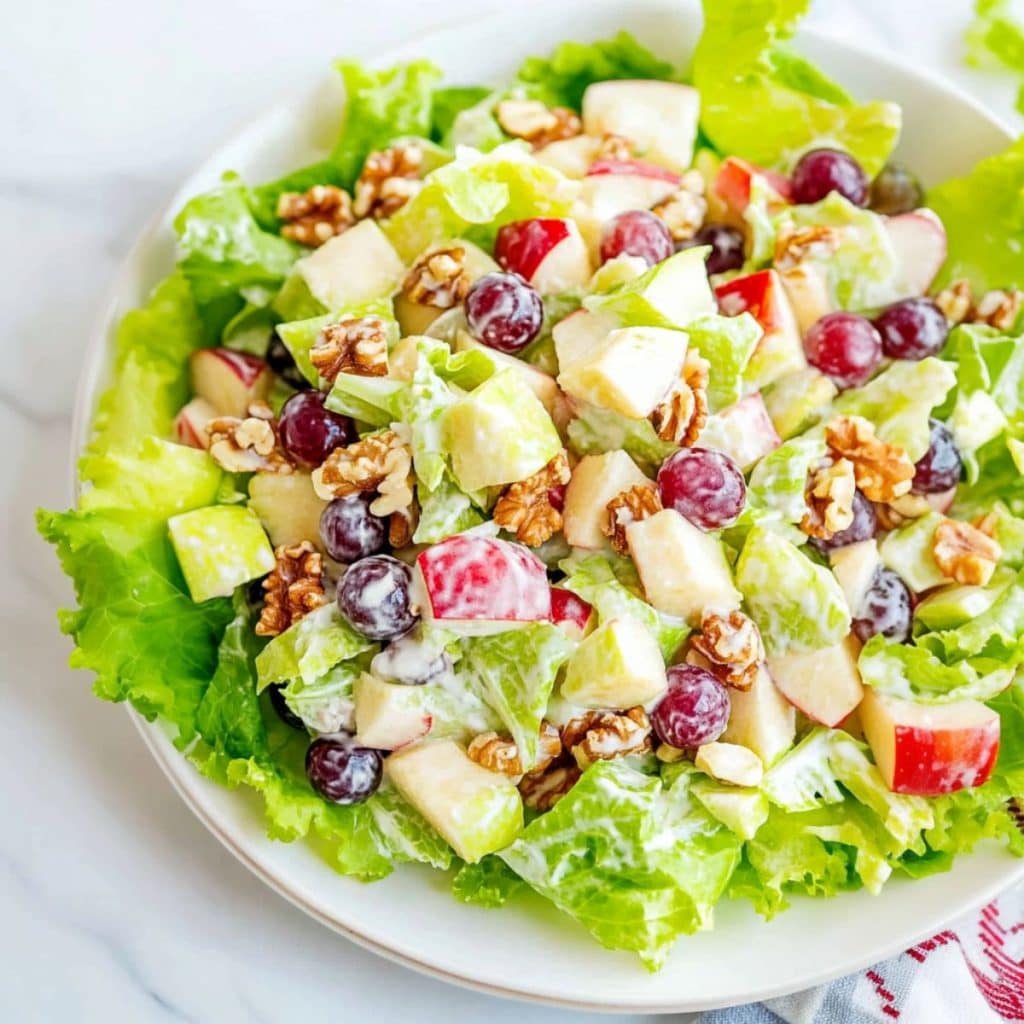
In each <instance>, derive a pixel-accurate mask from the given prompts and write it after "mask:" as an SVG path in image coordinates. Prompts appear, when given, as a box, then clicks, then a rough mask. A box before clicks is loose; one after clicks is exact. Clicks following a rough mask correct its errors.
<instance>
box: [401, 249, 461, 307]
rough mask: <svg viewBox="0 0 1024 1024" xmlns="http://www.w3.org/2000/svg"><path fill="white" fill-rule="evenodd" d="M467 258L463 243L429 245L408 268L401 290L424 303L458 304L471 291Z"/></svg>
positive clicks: (439, 305)
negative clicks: (467, 271) (438, 245)
mask: <svg viewBox="0 0 1024 1024" xmlns="http://www.w3.org/2000/svg"><path fill="white" fill-rule="evenodd" d="M465 259H466V250H465V249H464V248H463V247H462V246H461V245H452V246H442V247H435V248H433V249H429V250H428V251H427V252H425V253H424V254H423V255H422V256H421V257H420V258H419V259H418V260H417V261H416V262H415V263H414V264H413V265H412V267H410V268H409V273H407V274H406V275H405V280H404V281H403V282H402V291H403V292H404V293H405V295H406V297H407V298H409V299H410V300H411V301H412V302H416V303H419V305H421V306H434V307H435V308H437V309H451V308H452V307H453V306H457V305H458V304H459V303H460V302H461V301H462V300H463V299H464V298H465V297H466V292H468V291H469V284H470V281H469V274H467V273H466V267H465Z"/></svg>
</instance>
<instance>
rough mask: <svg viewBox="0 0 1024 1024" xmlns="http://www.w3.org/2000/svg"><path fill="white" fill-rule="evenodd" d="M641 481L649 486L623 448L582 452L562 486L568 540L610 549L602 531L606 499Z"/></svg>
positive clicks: (590, 547)
mask: <svg viewBox="0 0 1024 1024" xmlns="http://www.w3.org/2000/svg"><path fill="white" fill-rule="evenodd" d="M642 484H647V485H651V486H653V484H652V483H651V481H650V480H649V479H648V478H647V477H646V476H644V474H643V473H641V472H640V470H639V469H638V468H637V464H636V463H635V462H634V461H633V460H632V459H631V458H630V457H629V455H627V454H626V452H624V451H621V450H616V451H610V452H604V453H603V454H602V455H584V456H583V458H582V459H580V461H579V462H578V463H577V464H576V467H575V469H573V471H572V478H571V479H570V480H569V484H568V486H567V487H566V489H565V506H564V509H563V513H562V520H563V526H562V529H563V532H564V533H565V539H566V541H567V542H568V544H569V545H570V546H571V547H574V548H587V549H588V550H591V551H602V550H610V549H611V545H610V543H609V541H608V538H607V537H606V536H605V533H604V527H605V525H606V524H607V522H608V508H607V506H608V502H609V501H611V500H612V498H614V497H615V496H616V495H618V494H621V493H622V492H623V491H627V490H629V488H631V487H636V486H638V485H642Z"/></svg>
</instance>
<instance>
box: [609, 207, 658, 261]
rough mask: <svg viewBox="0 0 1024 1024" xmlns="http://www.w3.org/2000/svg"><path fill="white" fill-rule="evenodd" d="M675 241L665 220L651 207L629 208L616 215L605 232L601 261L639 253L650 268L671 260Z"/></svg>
mask: <svg viewBox="0 0 1024 1024" xmlns="http://www.w3.org/2000/svg"><path fill="white" fill-rule="evenodd" d="M673 252H675V244H674V243H673V241H672V235H671V234H670V233H669V230H668V228H667V227H666V226H665V222H664V221H663V220H662V219H661V218H660V217H655V215H654V214H653V213H651V212H650V211H648V210H627V211H626V212H625V213H620V214H618V215H617V216H615V217H612V219H611V220H610V221H608V223H607V224H605V226H604V230H603V231H602V232H601V262H602V263H607V262H608V260H613V259H615V257H616V256H622V255H627V256H639V257H640V259H642V260H646V262H647V265H648V266H649V267H653V266H654V264H655V263H660V262H661V261H662V260H667V259H668V258H669V256H671V255H672V253H673Z"/></svg>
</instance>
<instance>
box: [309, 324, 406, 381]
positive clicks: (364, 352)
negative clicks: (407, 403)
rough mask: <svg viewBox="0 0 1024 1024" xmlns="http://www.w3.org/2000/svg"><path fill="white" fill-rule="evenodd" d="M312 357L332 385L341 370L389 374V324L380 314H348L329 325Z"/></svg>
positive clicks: (316, 345)
mask: <svg viewBox="0 0 1024 1024" xmlns="http://www.w3.org/2000/svg"><path fill="white" fill-rule="evenodd" d="M309 360H310V362H311V363H312V364H313V366H315V367H316V369H317V371H318V372H319V374H320V376H321V377H323V379H324V380H326V381H330V383H332V384H333V383H334V381H335V380H336V379H337V376H338V374H339V373H354V374H356V375H357V376H359V377H386V376H387V374H388V334H387V325H386V324H385V323H384V321H383V320H382V319H381V318H380V317H379V316H360V317H349V318H348V319H347V320H342V321H340V322H339V323H336V324H328V325H327V326H326V327H325V328H324V329H323V330H322V331H321V332H320V334H319V335H318V336H317V339H316V342H315V344H314V345H313V347H312V348H311V349H310V350H309Z"/></svg>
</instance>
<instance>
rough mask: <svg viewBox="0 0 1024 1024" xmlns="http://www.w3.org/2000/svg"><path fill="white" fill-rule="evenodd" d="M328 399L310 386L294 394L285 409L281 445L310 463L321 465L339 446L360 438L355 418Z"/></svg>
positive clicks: (280, 424)
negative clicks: (334, 407)
mask: <svg viewBox="0 0 1024 1024" xmlns="http://www.w3.org/2000/svg"><path fill="white" fill-rule="evenodd" d="M326 399H327V396H326V395H325V394H324V393H323V392H322V391H316V390H313V389H307V390H306V391H300V392H299V393H298V394H295V395H292V397H291V398H289V399H288V401H287V402H285V403H284V408H283V409H282V410H281V418H280V420H279V421H278V429H279V431H280V434H281V444H282V446H283V447H284V450H285V451H286V452H288V454H289V455H290V456H291V457H292V458H293V459H295V460H296V461H297V462H301V463H303V464H304V465H306V466H319V465H320V464H321V463H322V462H323V461H324V460H325V459H326V458H327V456H328V455H330V454H331V452H333V451H334V449H335V448H342V447H344V446H345V445H347V444H351V443H352V442H353V441H355V440H356V436H357V435H356V431H355V427H353V425H352V421H351V420H350V419H349V418H348V417H347V416H342V415H340V414H339V413H336V412H331V411H330V409H327V408H325V407H324V402H325V401H326Z"/></svg>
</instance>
